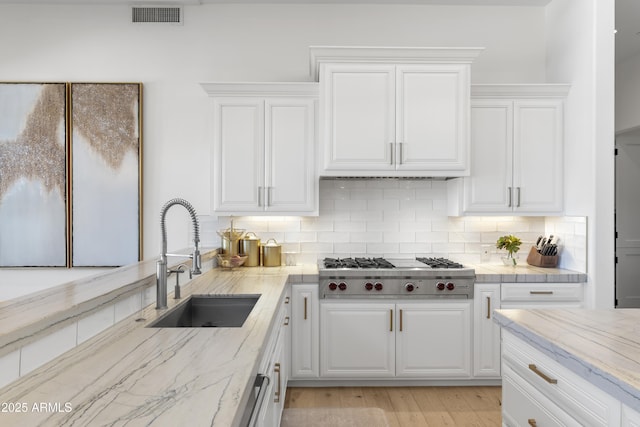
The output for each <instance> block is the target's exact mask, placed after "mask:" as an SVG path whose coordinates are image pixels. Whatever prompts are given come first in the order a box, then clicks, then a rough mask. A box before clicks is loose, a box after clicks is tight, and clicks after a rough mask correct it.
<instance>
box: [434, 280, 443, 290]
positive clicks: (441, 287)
mask: <svg viewBox="0 0 640 427" xmlns="http://www.w3.org/2000/svg"><path fill="white" fill-rule="evenodd" d="M436 288H438V290H439V291H444V283H442V282H438V284H437V285H436Z"/></svg>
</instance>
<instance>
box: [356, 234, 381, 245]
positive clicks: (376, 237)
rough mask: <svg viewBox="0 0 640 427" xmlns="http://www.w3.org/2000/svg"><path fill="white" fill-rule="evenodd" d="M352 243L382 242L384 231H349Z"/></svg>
mask: <svg viewBox="0 0 640 427" xmlns="http://www.w3.org/2000/svg"><path fill="white" fill-rule="evenodd" d="M349 234H350V239H351V242H352V243H382V232H380V231H363V232H353V233H349Z"/></svg>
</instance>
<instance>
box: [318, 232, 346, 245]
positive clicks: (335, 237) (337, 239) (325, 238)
mask: <svg viewBox="0 0 640 427" xmlns="http://www.w3.org/2000/svg"><path fill="white" fill-rule="evenodd" d="M349 238H350V237H349V233H347V232H344V231H342V232H339V231H319V232H318V242H320V243H347V242H349Z"/></svg>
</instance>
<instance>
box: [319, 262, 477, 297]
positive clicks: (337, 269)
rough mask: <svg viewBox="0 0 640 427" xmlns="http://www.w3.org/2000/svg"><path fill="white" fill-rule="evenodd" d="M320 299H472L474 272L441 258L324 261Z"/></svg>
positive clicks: (321, 270)
mask: <svg viewBox="0 0 640 427" xmlns="http://www.w3.org/2000/svg"><path fill="white" fill-rule="evenodd" d="M318 264H319V265H318V270H319V276H320V296H321V297H322V298H440V299H447V298H448V299H460V298H464V299H468V298H473V288H474V286H473V285H474V283H475V270H474V269H473V268H468V267H465V266H463V265H462V264H460V263H456V262H454V261H451V260H448V259H445V258H435V257H432V258H428V257H419V258H415V259H404V258H397V259H395V258H392V259H385V258H325V259H324V260H321V261H320V262H319V263H318Z"/></svg>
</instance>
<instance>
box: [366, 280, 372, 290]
mask: <svg viewBox="0 0 640 427" xmlns="http://www.w3.org/2000/svg"><path fill="white" fill-rule="evenodd" d="M364 288H365V289H366V290H368V291H370V290H371V289H373V283H371V282H367V283H366V284H365V285H364Z"/></svg>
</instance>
